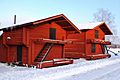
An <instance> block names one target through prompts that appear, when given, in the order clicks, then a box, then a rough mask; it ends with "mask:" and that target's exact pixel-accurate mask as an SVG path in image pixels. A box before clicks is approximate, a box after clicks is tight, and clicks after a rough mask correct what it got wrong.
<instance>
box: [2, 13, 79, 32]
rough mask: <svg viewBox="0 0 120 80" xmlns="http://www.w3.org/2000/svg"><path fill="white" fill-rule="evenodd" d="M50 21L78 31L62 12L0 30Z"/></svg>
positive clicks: (69, 29)
mask: <svg viewBox="0 0 120 80" xmlns="http://www.w3.org/2000/svg"><path fill="white" fill-rule="evenodd" d="M52 21H54V22H55V23H57V24H58V25H60V26H61V27H62V28H63V29H64V30H66V31H76V32H80V31H79V29H78V28H77V27H76V26H75V25H74V24H73V23H72V22H71V21H70V20H69V19H68V18H67V17H66V16H65V15H64V14H60V15H56V16H52V17H48V18H45V19H41V20H37V21H33V22H28V23H24V24H16V25H13V26H10V27H7V28H2V29H0V31H1V30H3V31H9V30H12V29H17V28H21V27H28V26H31V25H37V24H42V23H46V22H48V23H51V22H52Z"/></svg>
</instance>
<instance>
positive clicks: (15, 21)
mask: <svg viewBox="0 0 120 80" xmlns="http://www.w3.org/2000/svg"><path fill="white" fill-rule="evenodd" d="M14 24H16V15H14Z"/></svg>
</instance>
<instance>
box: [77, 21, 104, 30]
mask: <svg viewBox="0 0 120 80" xmlns="http://www.w3.org/2000/svg"><path fill="white" fill-rule="evenodd" d="M103 23H104V22H92V23H82V24H79V25H77V27H78V29H79V30H82V29H93V28H95V27H96V26H98V25H100V24H103Z"/></svg>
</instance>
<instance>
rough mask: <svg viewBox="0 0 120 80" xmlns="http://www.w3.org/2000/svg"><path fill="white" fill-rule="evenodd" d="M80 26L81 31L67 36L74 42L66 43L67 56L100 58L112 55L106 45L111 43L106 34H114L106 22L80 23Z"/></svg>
mask: <svg viewBox="0 0 120 80" xmlns="http://www.w3.org/2000/svg"><path fill="white" fill-rule="evenodd" d="M78 28H79V30H80V31H81V33H75V34H69V35H68V36H67V39H69V40H72V41H73V44H66V45H65V57H66V58H86V59H99V58H105V57H109V56H110V55H109V54H107V53H108V52H107V48H106V45H110V44H111V43H110V42H108V41H105V35H112V32H111V31H110V29H109V28H108V26H107V25H106V24H105V23H104V22H97V23H87V24H80V25H79V26H78Z"/></svg>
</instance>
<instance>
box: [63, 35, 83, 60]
mask: <svg viewBox="0 0 120 80" xmlns="http://www.w3.org/2000/svg"><path fill="white" fill-rule="evenodd" d="M67 39H68V40H69V39H70V40H72V39H73V44H66V45H65V56H66V57H69V58H70V57H73V58H79V57H83V55H84V54H85V48H84V47H85V33H77V34H68V36H67Z"/></svg>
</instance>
